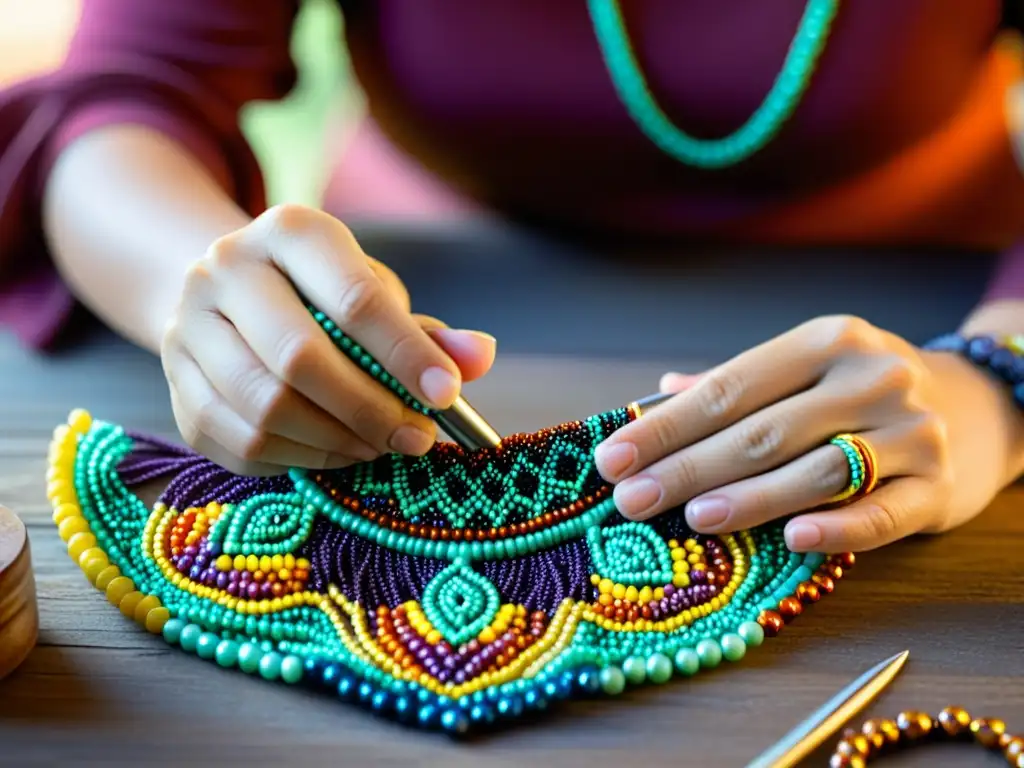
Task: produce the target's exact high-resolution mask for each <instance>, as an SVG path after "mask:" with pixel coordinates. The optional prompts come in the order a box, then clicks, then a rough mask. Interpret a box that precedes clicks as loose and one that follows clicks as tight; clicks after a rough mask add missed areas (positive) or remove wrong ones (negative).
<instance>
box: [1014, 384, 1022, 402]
mask: <svg viewBox="0 0 1024 768" xmlns="http://www.w3.org/2000/svg"><path fill="white" fill-rule="evenodd" d="M1013 400H1014V402H1015V403H1017V407H1019V408H1024V384H1018V385H1017V386H1016V387H1014V388H1013Z"/></svg>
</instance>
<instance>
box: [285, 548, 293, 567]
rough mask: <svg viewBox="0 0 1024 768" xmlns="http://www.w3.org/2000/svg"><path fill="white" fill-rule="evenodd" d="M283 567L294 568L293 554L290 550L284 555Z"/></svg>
mask: <svg viewBox="0 0 1024 768" xmlns="http://www.w3.org/2000/svg"><path fill="white" fill-rule="evenodd" d="M284 567H285V568H294V567H295V555H293V554H292V553H291V552H289V553H288V554H287V555H285V556H284Z"/></svg>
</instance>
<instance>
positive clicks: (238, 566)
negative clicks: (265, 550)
mask: <svg viewBox="0 0 1024 768" xmlns="http://www.w3.org/2000/svg"><path fill="white" fill-rule="evenodd" d="M232 565H234V566H235V570H236V571H244V570H245V555H235V559H234V561H232Z"/></svg>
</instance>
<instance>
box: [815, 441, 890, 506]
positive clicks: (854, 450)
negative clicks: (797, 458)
mask: <svg viewBox="0 0 1024 768" xmlns="http://www.w3.org/2000/svg"><path fill="white" fill-rule="evenodd" d="M829 442H830V443H831V444H832V445H834V446H836V447H838V448H839V449H840V450H842V452H843V454H844V455H845V456H846V462H847V464H848V466H849V468H850V482H849V484H848V485H847V486H846V488H844V489H843V490H842V491H840V492H839V493H837V494H836V495H835V496H833V497H832V498H831V499H829V501H828V502H827V503H828V504H829V505H838V504H849V503H850V502H852V501H855V500H856V499H859V498H861V497H863V496H867V495H868V494H869V493H871V492H872V491H873V490H874V489H875V486H876V485H878V458H877V456H876V455H875V451H874V449H873V448H872V447H871V444H870V443H868V441H867V440H865V439H864V438H863V437H860V436H859V435H851V434H842V435H836V436H835V437H833V438H832V439H831V440H830V441H829Z"/></svg>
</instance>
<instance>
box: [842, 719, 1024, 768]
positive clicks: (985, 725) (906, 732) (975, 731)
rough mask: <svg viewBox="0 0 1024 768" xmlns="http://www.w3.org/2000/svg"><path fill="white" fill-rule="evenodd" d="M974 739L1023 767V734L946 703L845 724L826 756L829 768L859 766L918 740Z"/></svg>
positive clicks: (1000, 721)
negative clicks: (933, 709) (931, 711)
mask: <svg viewBox="0 0 1024 768" xmlns="http://www.w3.org/2000/svg"><path fill="white" fill-rule="evenodd" d="M972 739H973V740H974V741H975V742H976V743H977V744H980V745H981V746H982V747H984V748H985V749H990V750H992V751H998V752H1002V753H1003V757H1005V758H1006V761H1007V762H1008V763H1009V764H1010V765H1012V766H1014V767H1015V768H1024V737H1020V736H1012V735H1011V734H1008V733H1007V732H1006V723H1004V722H1003V721H1002V720H997V719H994V718H987V717H971V715H970V714H969V713H968V712H967V710H965V709H963V708H961V707H946V708H945V709H943V710H942V711H941V712H939V714H938V715H936V716H935V717H932V716H931V715H929V714H928V713H926V712H915V711H912V710H908V711H904V712H900V713H899V714H898V715H897V716H896V719H895V720H887V719H875V720H868V721H867V722H865V723H864V724H863V725H862V726H861V728H860V730H859V731H858V730H857V729H855V728H847V729H846V730H845V731H843V737H842V739H840V741H839V742H838V743H837V744H836V748H835V751H834V752H833V753H832V757H831V759H830V760H829V765H830V766H831V768H862V767H863V766H865V765H867V764H868V763H869V762H870V761H871V760H873V759H875V758H877V757H881V756H882V755H886V754H891V753H892V752H895V751H896V750H898V749H903V748H907V747H911V746H918V745H920V744H927V743H934V742H940V741H969V740H972Z"/></svg>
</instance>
